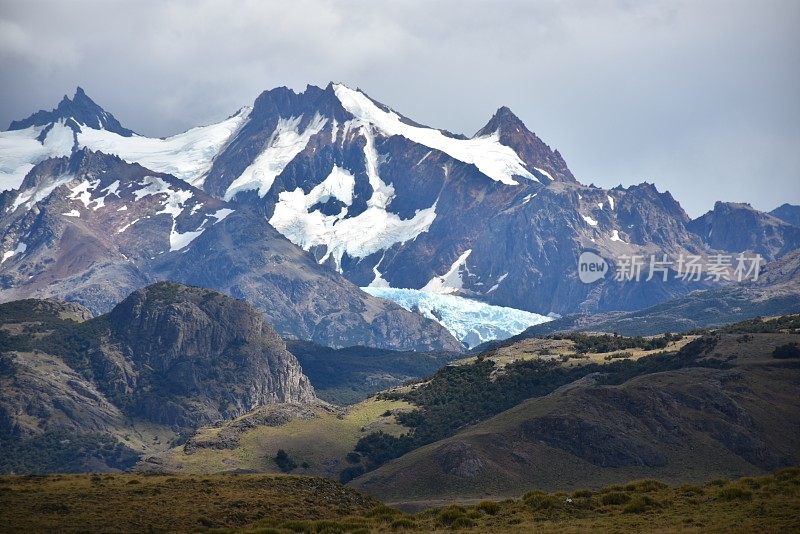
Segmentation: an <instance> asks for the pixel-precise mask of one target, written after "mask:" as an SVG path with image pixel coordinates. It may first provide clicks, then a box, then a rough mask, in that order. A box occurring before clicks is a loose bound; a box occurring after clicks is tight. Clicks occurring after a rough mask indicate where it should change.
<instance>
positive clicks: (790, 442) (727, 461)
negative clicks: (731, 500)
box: [353, 334, 800, 503]
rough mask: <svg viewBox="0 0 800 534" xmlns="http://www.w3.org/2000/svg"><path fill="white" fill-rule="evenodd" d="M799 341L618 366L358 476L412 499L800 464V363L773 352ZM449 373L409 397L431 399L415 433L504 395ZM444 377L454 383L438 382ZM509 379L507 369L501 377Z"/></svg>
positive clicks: (715, 342)
mask: <svg viewBox="0 0 800 534" xmlns="http://www.w3.org/2000/svg"><path fill="white" fill-rule="evenodd" d="M797 339H798V336H797V335H796V334H721V335H718V336H713V337H712V336H704V337H701V338H698V339H697V340H696V341H693V342H692V343H690V344H689V345H687V346H686V347H684V348H683V349H682V350H681V351H680V352H679V353H678V354H676V355H663V356H651V357H647V358H642V359H640V360H638V361H637V362H621V363H620V364H609V365H607V366H606V368H605V369H601V370H600V371H598V372H594V373H592V374H587V375H584V377H583V378H582V379H579V380H576V381H574V382H571V383H569V384H568V385H565V386H563V387H559V388H557V389H553V390H552V391H551V392H549V393H546V394H544V395H541V396H535V397H531V398H529V399H527V400H525V401H523V402H521V403H519V404H516V405H515V406H513V407H512V408H509V409H507V410H504V411H501V412H499V413H497V415H495V416H494V417H491V418H488V419H486V420H484V421H481V422H478V423H475V424H470V425H465V426H464V427H462V428H460V429H456V432H454V433H453V434H452V435H450V436H448V437H444V438H441V439H438V440H436V441H433V442H431V443H429V444H427V445H423V446H421V447H414V448H413V449H412V450H410V451H406V453H405V454H404V455H402V456H401V457H399V458H397V459H395V460H393V461H391V462H388V463H386V464H385V465H383V466H382V467H380V468H378V469H377V470H374V471H372V472H369V473H366V474H365V475H363V476H361V477H359V478H358V479H356V480H355V481H354V482H353V485H354V487H356V488H359V489H361V490H363V491H366V492H368V493H370V494H372V495H375V496H377V497H379V498H381V499H382V500H385V501H388V502H403V503H407V502H410V501H428V500H431V499H437V498H450V499H454V498H457V499H465V498H481V497H483V496H487V495H506V496H511V495H516V494H519V493H522V492H524V491H525V490H526V489H529V488H536V487H538V488H544V489H550V490H556V489H563V490H573V489H576V488H579V487H586V486H598V485H602V484H614V483H620V482H622V481H624V480H627V479H631V478H658V479H660V480H666V481H671V482H675V483H679V482H686V481H691V482H697V481H702V480H706V479H708V478H713V477H720V476H722V477H735V476H742V475H747V474H753V475H757V474H763V473H765V472H769V471H771V470H773V469H775V468H778V467H781V466H786V465H793V464H795V463H797V462H799V461H800V455H799V454H798V453H800V433H798V432H796V429H797V428H800V360H798V359H797V358H786V359H784V358H776V357H775V356H774V355H773V354H774V353H775V350H776V349H777V348H778V347H784V346H786V345H788V344H791V343H792V342H795V341H797ZM697 348H700V349H702V350H699V351H698V350H696V349H697ZM681 353H683V356H684V359H683V361H682V362H681V358H682V357H681V356H680V355H681ZM623 364H624V365H623ZM484 365H487V364H485V363H484ZM593 365H594V364H589V365H587V366H586V367H590V366H593ZM509 367H510V366H507V367H506V368H505V369H508V368H509ZM457 376H458V375H456V377H457ZM540 376H542V377H544V376H546V373H540ZM555 376H560V375H558V374H557V375H555ZM445 378H446V377H445V376H442V377H439V378H438V379H434V380H432V381H430V382H428V383H427V384H426V385H424V386H421V387H420V388H419V391H418V392H417V391H415V392H412V393H411V394H409V398H411V399H415V400H417V401H418V402H419V403H420V406H422V409H421V412H422V413H421V414H420V415H417V416H416V417H417V418H418V419H419V426H418V427H417V428H416V429H415V431H414V432H415V433H416V432H417V431H418V430H419V429H420V428H425V429H426V430H427V429H428V428H432V429H435V426H433V425H434V423H435V422H437V421H440V420H446V419H447V417H449V416H448V415H447V414H448V413H450V412H454V411H456V406H464V407H465V408H464V409H465V410H466V409H467V408H469V407H471V406H477V407H481V406H485V407H492V406H495V405H498V404H499V402H500V401H501V400H502V397H498V400H496V401H494V403H493V402H492V398H493V397H492V395H489V394H488V393H487V394H484V391H485V390H486V389H487V388H486V386H485V385H484V384H482V385H480V386H476V387H473V386H466V385H463V384H459V382H457V381H456V380H453V378H452V377H450V378H448V379H447V380H444V379H445ZM437 380H444V382H443V383H442V384H439V385H438V386H436V387H434V385H435V384H436V382H437ZM501 382H502V375H501V376H498V377H497V378H496V379H495V383H501ZM519 383H520V384H525V382H519ZM426 388H433V389H429V390H428V391H425V389H426ZM491 391H493V390H491V389H489V392H491ZM497 395H500V393H499V392H498V393H497ZM451 403H452V404H451ZM448 406H450V407H448ZM401 420H402V418H401ZM411 439H413V435H412V438H411Z"/></svg>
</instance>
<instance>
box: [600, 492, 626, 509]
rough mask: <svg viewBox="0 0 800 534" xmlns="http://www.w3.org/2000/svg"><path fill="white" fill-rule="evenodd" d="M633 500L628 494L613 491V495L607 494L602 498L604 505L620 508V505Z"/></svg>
mask: <svg viewBox="0 0 800 534" xmlns="http://www.w3.org/2000/svg"><path fill="white" fill-rule="evenodd" d="M630 500H631V496H630V495H628V494H627V493H622V492H620V491H612V492H611V493H606V494H605V495H602V496H601V497H600V502H601V503H603V504H604V505H606V506H608V505H614V506H618V505H620V504H626V503H627V502H628V501H630Z"/></svg>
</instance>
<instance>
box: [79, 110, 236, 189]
mask: <svg viewBox="0 0 800 534" xmlns="http://www.w3.org/2000/svg"><path fill="white" fill-rule="evenodd" d="M250 111H251V110H250V108H242V109H241V110H240V111H239V112H238V113H237V114H236V115H234V116H232V117H230V118H228V119H226V120H224V121H222V122H219V123H217V124H212V125H210V126H199V127H197V128H192V129H191V130H188V131H186V132H183V133H180V134H178V135H173V136H172V137H167V138H165V139H159V138H155V137H142V136H139V135H133V136H131V137H123V136H121V135H119V134H116V133H114V132H109V131H108V130H95V129H92V128H87V127H83V128H81V132H80V133H79V134H78V145H79V146H85V147H88V148H90V149H92V150H99V151H100V152H105V153H106V154H115V155H117V156H119V157H120V158H122V159H124V160H125V161H127V162H128V163H138V164H140V165H141V166H142V167H146V168H148V169H150V170H151V171H156V172H164V173H168V174H171V175H173V176H175V177H177V178H180V179H181V180H185V181H187V182H189V183H190V184H192V185H193V186H195V187H202V185H203V181H204V179H205V175H206V173H207V172H208V171H209V169H211V163H212V161H213V160H214V157H215V156H216V155H217V154H218V153H219V151H220V150H221V149H222V148H223V147H224V146H225V144H226V143H227V142H228V140H229V139H231V138H232V137H233V136H234V135H235V134H236V132H237V131H238V130H239V128H240V127H241V126H242V124H244V122H245V121H246V120H247V118H248V117H249V116H250Z"/></svg>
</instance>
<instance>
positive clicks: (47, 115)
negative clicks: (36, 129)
mask: <svg viewBox="0 0 800 534" xmlns="http://www.w3.org/2000/svg"><path fill="white" fill-rule="evenodd" d="M59 120H60V121H63V124H64V125H66V126H68V127H69V128H70V129H72V130H73V131H75V132H78V131H80V129H81V126H87V127H89V128H94V129H96V130H107V131H109V132H114V133H117V134H119V135H121V136H123V137H130V136H132V135H134V132H133V131H132V130H129V129H128V128H125V127H123V126H122V125H121V124H120V123H119V121H118V120H117V119H116V118H115V117H114V115H112V114H111V113H109V112H107V111H106V110H104V109H103V108H102V107H100V106H99V105H97V103H95V101H94V100H92V99H91V98H89V96H88V95H87V94H86V92H85V91H84V90H83V88H81V87H80V86H79V87H78V88H77V89H76V90H75V95H74V96H73V97H72V98H69V97H68V96H67V95H64V98H63V99H62V100H61V102H59V104H58V106H57V107H56V108H54V109H52V110H50V111H45V110H39V111H37V112H36V113H34V114H32V115H30V116H29V117H27V118H25V119H22V120H18V121H13V122H12V123H11V125H10V126H9V127H8V129H9V130H24V129H25V128H29V127H31V126H43V127H45V130H43V131H42V134H41V135H42V136H46V133H47V131H46V130H47V127H48V126H50V125H52V124H53V123H56V122H58V121H59ZM43 139H44V137H41V138H40V139H39V140H40V141H41V140H43Z"/></svg>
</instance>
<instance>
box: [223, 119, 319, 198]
mask: <svg viewBox="0 0 800 534" xmlns="http://www.w3.org/2000/svg"><path fill="white" fill-rule="evenodd" d="M302 119H303V117H302V115H301V116H299V117H291V118H289V119H280V120H279V121H278V125H277V127H276V128H275V131H274V132H272V136H270V138H269V141H267V146H266V148H264V150H263V151H262V152H261V153H260V154H259V155H258V157H256V159H255V160H254V161H253V163H251V164H250V165H249V166H248V167H247V168H246V169H245V170H244V172H242V174H241V175H240V176H239V177H238V178H236V179H235V180H234V181H233V182H231V185H229V186H228V189H227V190H226V191H225V200H230V199H232V198H233V197H234V196H236V194H237V193H239V192H240V191H251V190H254V189H255V190H257V191H258V196H260V197H263V196H264V195H266V194H267V193H268V192H269V190H270V189H271V188H272V184H273V182H274V181H275V178H276V177H277V176H278V175H279V174H280V173H282V172H283V169H285V168H286V166H287V165H288V164H289V162H291V161H292V160H293V159H294V158H295V157H296V156H297V155H298V154H299V153H300V152H302V151H303V150H304V149H305V148H306V145H307V144H308V141H309V140H310V139H311V137H312V136H314V135H315V134H317V133H319V132H320V131H321V130H322V128H324V127H325V123H326V122H327V119H324V118H322V117H320V116H319V114H316V115H314V118H313V120H312V121H311V123H310V124H309V125H308V126H307V127H306V129H305V130H303V132H302V133H300V132H298V127H299V125H300V121H301V120H302Z"/></svg>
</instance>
